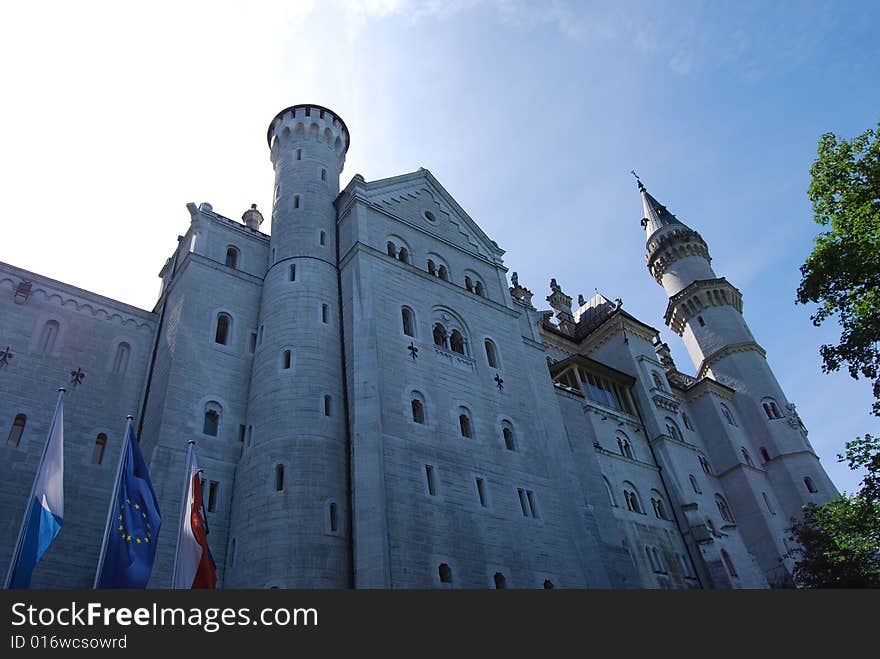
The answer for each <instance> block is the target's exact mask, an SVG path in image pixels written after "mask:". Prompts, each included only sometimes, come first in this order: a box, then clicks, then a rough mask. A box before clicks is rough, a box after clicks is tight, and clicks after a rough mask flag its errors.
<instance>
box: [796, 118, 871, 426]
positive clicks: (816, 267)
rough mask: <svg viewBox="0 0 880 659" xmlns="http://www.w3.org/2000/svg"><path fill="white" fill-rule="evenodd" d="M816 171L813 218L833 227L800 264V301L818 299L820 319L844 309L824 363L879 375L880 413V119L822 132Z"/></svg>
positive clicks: (853, 373) (826, 368)
mask: <svg viewBox="0 0 880 659" xmlns="http://www.w3.org/2000/svg"><path fill="white" fill-rule="evenodd" d="M810 174H811V175H812V182H811V183H810V187H809V190H808V193H809V197H810V201H811V202H812V204H813V213H814V220H815V221H816V222H817V223H818V224H820V225H821V226H823V227H826V229H827V230H825V231H823V232H822V233H820V234H819V235H818V236H817V237H816V239H815V247H814V248H813V252H812V253H811V254H810V256H809V257H808V258H807V260H806V262H805V263H804V264H803V265H802V266H801V275H802V280H801V283H800V286H799V287H798V290H797V301H798V302H799V303H800V304H808V303H815V304H817V305H818V309H817V311H816V313H815V314H814V315H813V316H812V317H811V319H812V321H813V324H814V325H816V326H819V325H821V324H822V322H824V321H825V320H826V319H827V318H831V317H837V319H838V321H839V322H840V326H841V336H840V341H839V343H838V344H837V345H823V346H822V347H821V348H820V354H821V355H822V362H823V365H822V369H823V371H825V372H826V373H827V372H829V371H836V370H838V369H840V367H841V366H844V365H845V366H846V367H847V368H848V370H849V373H850V375H851V376H852V377H854V378H859V377H860V376H862V377H866V378H869V379H871V380H873V390H874V398H875V401H874V404H873V412H874V414H876V415H878V416H880V123H878V129H877V130H876V131H875V130H873V129H868V130H867V131H865V132H864V133H863V134H862V135H859V136H858V137H856V138H854V139H852V140H850V141H847V140H844V139H839V138H837V137H836V136H835V135H834V134H833V133H826V134H825V135H823V136H822V137H821V138H820V140H819V148H818V158H817V159H816V161H815V162H814V163H813V165H812V167H811V168H810Z"/></svg>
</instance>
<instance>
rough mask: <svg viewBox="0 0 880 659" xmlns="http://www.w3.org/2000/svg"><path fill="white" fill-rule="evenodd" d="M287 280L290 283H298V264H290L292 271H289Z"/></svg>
mask: <svg viewBox="0 0 880 659" xmlns="http://www.w3.org/2000/svg"><path fill="white" fill-rule="evenodd" d="M287 278H288V279H289V280H290V281H296V263H291V264H290V269H289V270H288V271H287Z"/></svg>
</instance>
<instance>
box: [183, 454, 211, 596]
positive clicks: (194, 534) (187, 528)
mask: <svg viewBox="0 0 880 659" xmlns="http://www.w3.org/2000/svg"><path fill="white" fill-rule="evenodd" d="M189 455H190V459H189V468H188V469H187V474H188V475H187V478H188V484H187V487H186V491H185V492H184V495H183V506H184V508H183V512H182V514H181V516H180V531H179V532H178V536H177V561H176V563H175V570H174V583H173V587H174V588H183V589H188V588H216V587H217V568H216V567H215V565H214V559H213V558H212V557H211V550H210V549H209V548H208V522H207V519H206V516H205V506H204V503H203V501H202V483H201V479H200V478H199V467H198V465H197V464H196V456H195V453H194V452H193V451H192V449H190V451H189Z"/></svg>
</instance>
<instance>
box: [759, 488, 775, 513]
mask: <svg viewBox="0 0 880 659" xmlns="http://www.w3.org/2000/svg"><path fill="white" fill-rule="evenodd" d="M761 496H762V497H764V505H765V506H767V512H768V513H770V514H771V515H775V514H776V511H775V510H773V506H772V505H771V504H770V497H768V496H767V493H766V492H761Z"/></svg>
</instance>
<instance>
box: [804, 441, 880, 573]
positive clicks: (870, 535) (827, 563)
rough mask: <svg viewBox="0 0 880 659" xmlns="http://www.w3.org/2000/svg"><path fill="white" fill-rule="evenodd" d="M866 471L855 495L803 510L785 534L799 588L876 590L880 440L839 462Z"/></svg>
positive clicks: (858, 444)
mask: <svg viewBox="0 0 880 659" xmlns="http://www.w3.org/2000/svg"><path fill="white" fill-rule="evenodd" d="M838 458H839V459H840V461H841V462H843V461H846V462H848V464H849V467H850V469H860V468H863V469H865V470H866V472H867V473H866V476H865V477H864V479H863V480H862V488H861V490H860V491H859V493H858V494H855V495H847V494H841V495H838V496H837V498H836V499H833V500H832V501H829V502H828V503H826V504H824V505H822V506H816V505H815V504H809V505H807V506H805V507H804V517H803V519H802V520H801V521H799V522H795V523H794V524H793V525H792V527H791V528H790V529H789V533H790V535H791V538H792V539H793V540H795V541H796V542H797V545H798V546H797V548H796V549H794V550H793V551H792V554H793V555H794V558H795V568H794V578H795V581H796V582H797V583H798V585H800V586H801V587H804V588H880V438H878V437H872V436H871V435H865V436H864V437H861V438H857V439H854V440H853V441H851V442H847V444H846V455H845V456H838Z"/></svg>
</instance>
